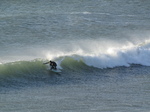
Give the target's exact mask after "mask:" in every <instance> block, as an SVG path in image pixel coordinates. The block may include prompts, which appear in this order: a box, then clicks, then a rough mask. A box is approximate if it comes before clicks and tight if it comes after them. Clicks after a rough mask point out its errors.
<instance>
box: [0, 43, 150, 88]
mask: <svg viewBox="0 0 150 112" xmlns="http://www.w3.org/2000/svg"><path fill="white" fill-rule="evenodd" d="M149 55H150V42H149V41H145V42H143V43H141V44H138V45H133V44H129V45H127V46H123V47H118V48H117V47H115V48H113V47H112V48H109V49H107V50H106V51H105V52H97V53H95V54H94V53H93V54H88V53H85V52H83V51H82V50H80V52H79V51H78V52H74V53H69V54H65V53H64V54H61V55H57V56H56V57H55V56H52V57H53V58H51V57H49V58H48V57H47V59H35V60H31V61H15V62H9V63H4V64H2V63H1V64H0V87H4V88H8V87H16V86H17V87H20V86H21V87H22V86H26V85H29V84H32V85H33V84H34V85H40V84H43V83H50V84H55V83H63V82H64V81H62V80H64V79H63V77H59V76H58V75H56V73H53V72H50V71H48V70H47V69H49V65H44V64H43V63H44V62H46V61H48V60H49V59H52V60H54V61H56V63H57V64H58V66H57V67H58V68H59V69H62V74H65V77H66V78H67V79H68V82H69V80H70V79H69V77H70V74H72V75H76V74H77V73H79V74H86V73H88V72H91V71H92V72H93V71H94V72H95V71H97V70H98V71H97V72H99V70H103V69H104V70H105V71H107V68H108V71H109V70H110V68H114V69H115V68H116V67H120V68H122V67H130V66H131V65H133V64H136V65H143V66H150V57H149ZM48 56H50V55H48ZM92 72H91V73H92ZM61 78H62V79H61ZM37 82H38V83H37Z"/></svg>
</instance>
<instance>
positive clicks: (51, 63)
mask: <svg viewBox="0 0 150 112" xmlns="http://www.w3.org/2000/svg"><path fill="white" fill-rule="evenodd" d="M48 63H49V66H50V67H51V70H52V69H54V70H56V69H57V68H56V66H57V64H56V62H54V61H51V60H50V61H49V62H47V63H44V64H48Z"/></svg>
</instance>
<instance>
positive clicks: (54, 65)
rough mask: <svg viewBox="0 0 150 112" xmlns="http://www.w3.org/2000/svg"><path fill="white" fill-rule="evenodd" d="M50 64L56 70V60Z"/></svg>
mask: <svg viewBox="0 0 150 112" xmlns="http://www.w3.org/2000/svg"><path fill="white" fill-rule="evenodd" d="M50 66H51V70H52V69H55V70H56V69H57V68H56V66H57V64H56V63H55V62H54V61H50Z"/></svg>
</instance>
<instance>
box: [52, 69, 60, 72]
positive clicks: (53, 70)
mask: <svg viewBox="0 0 150 112" xmlns="http://www.w3.org/2000/svg"><path fill="white" fill-rule="evenodd" d="M50 71H52V72H55V73H60V72H61V70H60V69H56V70H55V69H52V70H51V69H50Z"/></svg>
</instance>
